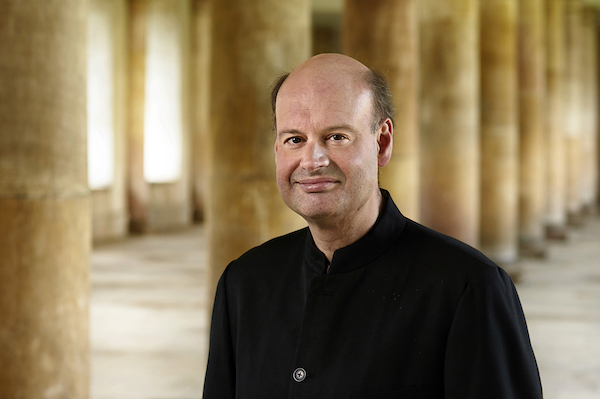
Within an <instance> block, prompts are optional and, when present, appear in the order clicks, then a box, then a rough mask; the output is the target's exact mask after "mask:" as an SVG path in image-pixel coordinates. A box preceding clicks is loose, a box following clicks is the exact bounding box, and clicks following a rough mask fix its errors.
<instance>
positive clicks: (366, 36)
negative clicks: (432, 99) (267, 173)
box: [342, 0, 419, 219]
mask: <svg viewBox="0 0 600 399" xmlns="http://www.w3.org/2000/svg"><path fill="white" fill-rule="evenodd" d="M417 22H418V21H417V1H415V0H376V1H362V0H346V2H345V8H344V22H343V34H342V37H343V39H344V40H343V52H344V53H345V54H347V55H349V56H351V57H353V58H356V59H357V60H359V61H361V62H362V63H364V64H365V65H367V66H368V67H370V68H373V69H375V70H378V71H381V72H383V73H384V74H385V76H386V78H387V80H388V82H389V84H390V90H391V91H392V94H393V96H394V105H395V106H396V110H397V118H396V120H395V121H394V151H393V154H392V159H391V160H390V163H389V164H388V165H387V166H386V167H385V168H383V169H382V171H381V176H380V183H381V187H383V188H385V189H387V190H389V191H390V193H391V194H392V197H393V198H394V202H396V204H397V205H398V207H399V208H400V210H401V211H402V213H403V214H404V215H406V216H408V217H410V218H413V219H418V218H419V146H418V142H419V140H418V139H419V121H418V112H417V102H418V87H417V85H418V70H419V68H418V56H419V54H418V37H417V35H418V27H417Z"/></svg>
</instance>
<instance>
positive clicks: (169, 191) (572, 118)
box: [0, 0, 600, 398]
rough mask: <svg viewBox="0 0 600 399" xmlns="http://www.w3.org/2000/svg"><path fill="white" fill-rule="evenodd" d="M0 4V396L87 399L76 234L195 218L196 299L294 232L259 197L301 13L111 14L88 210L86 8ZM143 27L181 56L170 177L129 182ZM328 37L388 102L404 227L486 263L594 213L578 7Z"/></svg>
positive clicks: (484, 10)
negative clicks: (200, 239) (108, 168)
mask: <svg viewBox="0 0 600 399" xmlns="http://www.w3.org/2000/svg"><path fill="white" fill-rule="evenodd" d="M101 2H102V0H90V4H92V5H94V4H99V3H101ZM7 4H8V6H7V8H6V10H7V12H3V13H2V14H1V15H0V46H1V47H0V48H1V49H2V51H1V52H0V103H1V104H2V106H1V107H0V115H1V117H0V222H1V227H2V229H0V254H1V255H2V256H1V257H0V277H1V278H0V319H1V320H2V322H1V323H0V346H1V347H2V350H1V351H0V369H1V370H3V371H2V372H1V373H0V397H10V398H32V397H47V398H59V397H60V398H63V397H64V398H85V397H86V396H87V390H88V371H89V366H88V364H89V363H88V358H89V348H88V338H87V337H88V327H87V308H88V305H87V298H88V282H87V280H88V260H87V258H88V254H89V250H90V243H91V235H92V232H93V233H94V236H95V237H96V238H105V237H110V236H111V235H112V236H120V235H121V236H122V235H124V234H126V231H127V230H131V231H137V232H144V231H152V230H157V229H164V228H173V227H178V226H179V227H181V226H185V225H187V224H189V223H190V222H191V219H192V213H194V212H195V215H196V216H195V217H196V219H203V220H204V221H205V223H206V232H207V237H208V241H209V245H208V248H209V257H208V264H209V269H210V282H209V286H210V287H214V285H215V284H216V278H217V277H218V276H219V275H220V272H221V271H222V270H223V268H224V267H225V266H226V265H227V263H228V262H229V261H231V260H232V259H234V258H236V257H237V256H238V255H240V254H241V253H242V252H244V251H245V250H247V249H248V248H250V247H252V246H254V245H257V244H259V243H261V242H263V241H265V240H267V239H269V238H271V237H274V236H277V235H280V234H283V233H285V232H287V231H291V230H293V229H296V228H298V227H301V226H302V225H303V221H302V220H301V219H300V218H299V217H297V216H296V215H294V214H293V213H292V212H291V211H289V210H288V209H287V208H286V207H285V205H284V204H283V202H282V201H281V200H280V198H279V194H278V192H277V189H276V185H275V179H274V163H273V131H272V126H271V124H272V120H271V115H270V107H271V104H270V98H269V92H270V85H271V84H272V82H273V80H274V79H275V77H276V76H277V75H279V74H281V73H284V72H287V71H289V70H291V69H293V68H294V67H295V66H297V65H298V64H300V63H301V62H302V61H304V60H305V59H306V58H308V57H309V56H310V55H311V49H310V47H311V46H310V43H311V3H310V2H309V1H308V0H288V1H285V2H282V1H278V0H255V1H246V0H230V1H228V2H219V1H217V2H213V1H210V0H179V1H172V0H164V1H161V0H146V1H144V0H127V1H126V0H120V1H117V2H113V3H111V4H113V5H114V7H115V10H113V11H114V13H113V15H116V16H118V21H120V22H119V23H117V25H118V26H117V27H115V28H114V29H115V31H118V34H115V35H114V37H113V39H112V40H114V41H115V42H118V43H120V44H119V45H118V46H115V56H114V63H113V66H114V68H115V71H116V72H115V76H116V77H115V80H114V82H113V83H112V84H113V85H114V91H113V93H114V98H113V101H114V106H113V110H114V112H115V117H114V125H115V130H114V131H115V135H118V136H119V137H117V138H116V139H115V146H116V152H115V154H116V159H115V163H117V164H118V165H120V166H119V167H116V168H115V171H116V172H115V173H116V174H117V175H118V178H115V180H114V183H113V184H112V186H110V187H106V188H103V189H98V190H94V191H93V192H92V193H91V195H90V190H89V189H88V186H87V178H86V139H85V138H86V106H85V103H86V99H85V95H86V91H85V87H86V86H85V74H86V67H85V64H86V62H85V57H86V53H87V52H86V41H85V38H86V30H87V25H86V13H87V8H86V7H85V3H84V2H82V1H77V0H69V1H66V2H63V3H61V4H60V5H58V4H52V5H43V4H42V3H39V2H34V1H31V0H20V1H17V0H9V1H8V3H7ZM153 13H154V14H153ZM156 13H158V14H156ZM161 13H162V14H168V15H169V16H170V17H169V18H171V19H169V20H167V22H165V23H168V24H170V25H169V26H172V27H173V26H174V27H176V28H177V29H176V31H177V34H176V35H175V36H174V37H175V38H176V40H178V42H177V43H178V46H179V47H178V48H181V52H180V53H181V54H179V53H177V54H178V55H177V57H180V59H179V64H178V65H179V66H180V71H179V72H180V73H179V74H177V82H178V83H177V84H178V86H177V87H179V88H180V90H179V91H177V92H176V95H175V98H176V101H177V103H178V104H180V108H181V109H180V110H178V111H177V112H178V113H177V117H178V118H180V119H178V120H181V123H180V127H181V132H182V133H181V137H182V140H183V146H182V148H183V149H182V157H181V162H182V165H183V171H182V173H181V174H180V176H179V177H178V178H177V179H175V180H173V181H170V182H166V183H148V181H146V179H145V176H144V139H145V132H146V129H148V126H147V122H146V121H147V120H146V119H145V117H144V115H145V112H146V111H145V110H147V107H148V106H149V105H148V102H147V100H148V99H147V97H148V94H147V88H148V82H147V69H148V68H149V65H148V62H149V61H148V57H147V53H148V51H150V50H149V48H148V43H149V42H148V37H149V34H150V33H151V29H153V28H152V21H153V20H152V18H153V17H152V15H154V16H156V15H159V16H160V15H162V14H161ZM151 17H152V18H151ZM341 18H342V23H341V37H342V46H341V48H342V51H343V52H344V53H347V54H349V55H351V56H353V57H355V58H357V59H359V60H361V61H363V62H365V63H366V64H368V65H369V66H371V67H373V68H376V69H379V70H381V71H383V72H384V74H386V75H387V77H388V79H389V81H390V86H391V89H392V92H393V94H394V97H395V102H396V106H397V108H398V116H397V118H396V123H395V132H394V135H395V149H394V158H393V159H392V161H391V162H390V165H389V166H387V167H386V168H384V169H383V171H382V174H381V185H382V187H384V188H387V189H389V190H390V191H391V192H392V195H393V197H394V199H395V201H396V202H397V203H398V205H399V207H400V209H401V211H403V213H405V214H406V215H407V216H408V217H411V218H413V219H415V220H417V221H419V222H421V223H423V224H425V225H427V226H429V227H432V228H434V229H436V230H439V231H441V232H443V233H446V234H449V235H452V236H455V237H457V238H459V239H461V240H463V241H465V242H467V243H469V244H471V245H473V246H475V247H478V248H479V249H481V250H482V251H483V252H484V253H485V254H487V255H488V256H490V257H491V258H492V259H493V260H495V261H497V262H499V263H501V264H504V263H510V262H513V261H515V260H516V259H517V257H518V256H519V255H536V256H540V255H543V254H544V251H545V246H544V243H545V240H546V239H547V238H548V237H550V238H560V239H564V238H565V237H566V236H567V235H568V227H569V225H572V224H575V225H576V224H580V223H584V222H585V219H586V217H588V215H589V214H590V213H593V212H594V209H595V207H596V204H597V201H598V179H599V177H598V170H599V167H600V165H599V160H598V105H599V104H598V71H599V67H598V61H597V60H598V57H597V53H598V27H597V26H598V25H597V11H596V10H595V9H592V8H590V7H588V6H586V3H585V2H583V1H582V0H546V1H542V0H490V1H485V2H484V1H477V0H448V1H444V2H439V1H434V0H421V1H416V0H377V1H369V2H364V1H357V0H346V1H345V4H344V11H343V16H342V17H341ZM169 21H170V22H169ZM163 22H164V21H163ZM119 24H120V25H119ZM334 36H335V35H333V36H331V37H334ZM92 50H93V49H91V50H90V51H92ZM124 193H127V195H124ZM106 220H109V222H106ZM208 291H209V292H212V289H209V290H208Z"/></svg>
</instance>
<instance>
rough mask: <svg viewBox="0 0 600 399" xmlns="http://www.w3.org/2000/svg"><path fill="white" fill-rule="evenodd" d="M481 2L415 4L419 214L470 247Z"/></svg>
mask: <svg viewBox="0 0 600 399" xmlns="http://www.w3.org/2000/svg"><path fill="white" fill-rule="evenodd" d="M478 5H479V2H478V1H475V0H448V1H443V2H440V1H437V0H424V1H421V2H420V3H419V6H420V9H421V12H420V14H421V15H420V18H421V23H420V25H421V26H420V41H421V45H420V65H421V77H420V82H421V83H420V84H421V112H420V113H421V142H420V150H421V151H420V152H421V193H422V196H421V221H422V223H423V224H425V225H426V226H429V227H431V228H433V229H436V230H438V231H441V232H442V233H445V234H449V235H451V236H454V237H456V238H458V239H460V240H462V241H465V242H467V243H468V244H470V245H474V246H476V245H477V244H478V239H479V218H480V206H479V204H480V201H479V198H480V173H479V168H480V142H479V22H478V21H479V7H478Z"/></svg>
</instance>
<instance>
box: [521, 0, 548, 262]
mask: <svg viewBox="0 0 600 399" xmlns="http://www.w3.org/2000/svg"><path fill="white" fill-rule="evenodd" d="M545 12H546V10H545V6H544V2H543V0H519V38H518V43H519V112H520V114H519V132H520V140H519V141H520V168H519V172H520V185H519V190H520V193H519V213H520V220H519V241H520V252H521V254H522V255H526V256H528V255H531V256H543V255H544V253H545V248H544V247H545V243H544V239H545V229H544V216H545V194H546V193H545V189H544V179H545V168H544V144H545V138H544V123H545V119H544V117H545V114H544V105H545V104H544V102H545V97H544V96H545V84H546V83H545V78H546V67H545V65H546V63H545V50H544V45H545V42H544V26H545V25H544V15H545Z"/></svg>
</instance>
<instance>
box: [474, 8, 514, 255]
mask: <svg viewBox="0 0 600 399" xmlns="http://www.w3.org/2000/svg"><path fill="white" fill-rule="evenodd" d="M480 7H481V10H480V13H481V22H480V29H481V43H480V45H481V250H482V251H483V252H484V253H485V254H486V255H487V256H489V257H490V258H491V259H492V260H494V261H495V262H498V263H504V264H506V263H512V262H514V261H515V260H516V259H517V244H518V186H519V179H518V163H519V143H518V109H517V87H518V86H517V41H516V39H517V7H518V5H517V0H488V1H483V2H481V3H480Z"/></svg>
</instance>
